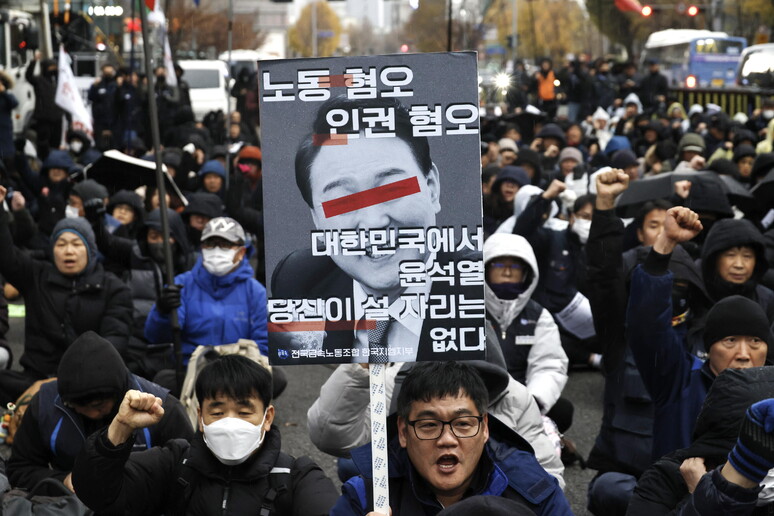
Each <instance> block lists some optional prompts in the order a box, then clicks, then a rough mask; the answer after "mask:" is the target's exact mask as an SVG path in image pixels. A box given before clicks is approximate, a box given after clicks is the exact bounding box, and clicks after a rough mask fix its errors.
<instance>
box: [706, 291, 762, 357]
mask: <svg viewBox="0 0 774 516" xmlns="http://www.w3.org/2000/svg"><path fill="white" fill-rule="evenodd" d="M736 335H740V336H749V337H758V338H759V339H761V340H762V341H764V342H765V343H766V344H767V345H769V344H771V343H772V342H774V336H772V334H771V330H770V329H769V319H768V317H766V312H764V311H763V308H761V305H759V304H758V303H756V302H755V301H753V300H752V299H749V298H746V297H743V296H729V297H726V298H723V299H721V300H720V301H718V302H717V303H716V304H715V306H713V307H712V309H711V310H710V311H709V313H708V314H707V325H706V327H705V328H704V349H705V350H706V351H707V352H709V350H710V348H711V347H712V345H713V344H715V343H716V342H718V341H719V340H722V339H724V338H725V337H729V336H736Z"/></svg>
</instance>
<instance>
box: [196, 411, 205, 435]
mask: <svg viewBox="0 0 774 516" xmlns="http://www.w3.org/2000/svg"><path fill="white" fill-rule="evenodd" d="M196 420H197V421H198V423H196V425H197V426H198V427H199V431H200V432H204V422H203V421H202V406H201V405H199V406H198V407H197V408H196Z"/></svg>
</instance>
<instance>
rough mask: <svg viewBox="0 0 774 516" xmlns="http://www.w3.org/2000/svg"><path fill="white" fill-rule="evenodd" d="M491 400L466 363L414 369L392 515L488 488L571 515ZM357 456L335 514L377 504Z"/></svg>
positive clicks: (404, 403)
mask: <svg viewBox="0 0 774 516" xmlns="http://www.w3.org/2000/svg"><path fill="white" fill-rule="evenodd" d="M488 405H489V399H488V394H487V389H486V386H485V385H484V382H483V380H482V379H481V376H479V374H478V373H477V372H476V370H475V369H474V368H472V367H470V366H469V365H467V364H465V363H464V362H453V361H452V362H425V363H421V364H417V365H416V366H414V368H413V369H411V371H410V372H409V373H408V375H406V378H405V380H404V381H403V385H402V387H401V390H400V394H399V395H398V414H397V417H394V416H393V417H391V418H389V419H388V423H387V426H388V440H389V445H388V447H389V453H390V477H389V482H390V486H389V488H390V489H389V490H390V500H389V505H390V511H391V513H392V514H396V515H397V514H437V513H438V512H439V511H441V510H442V509H443V508H444V507H449V506H452V505H454V504H455V503H457V502H459V501H461V500H463V499H465V498H468V497H471V496H475V495H482V494H483V495H490V496H498V497H503V498H507V499H509V500H515V501H518V502H520V503H523V504H525V505H527V506H528V507H529V508H530V509H532V511H533V512H534V513H535V514H546V515H548V514H550V515H554V516H556V515H562V514H572V512H571V511H570V506H569V504H568V502H567V499H566V498H565V497H564V493H562V490H561V488H560V487H559V484H558V483H557V481H556V479H555V478H553V477H551V476H550V475H549V474H548V473H546V472H545V471H544V470H543V468H541V467H540V465H539V464H538V462H537V460H535V455H534V453H533V452H532V449H531V447H530V446H529V444H528V443H527V442H526V441H525V440H524V439H522V438H521V437H519V435H518V434H516V433H515V432H514V431H513V430H511V429H510V428H508V427H507V426H506V425H504V424H503V423H501V422H499V421H498V420H497V419H495V418H494V417H491V416H490V415H488V414H487V412H486V409H487V406H488ZM447 426H448V428H447ZM352 457H353V460H354V462H355V465H356V467H357V468H358V470H359V471H360V476H357V477H353V478H351V479H350V480H348V481H347V483H346V484H344V486H343V487H342V493H343V494H342V496H341V497H340V498H339V500H338V502H337V503H336V505H335V506H334V507H333V509H332V510H331V512H330V514H331V516H342V515H358V516H362V515H363V514H366V513H368V510H369V508H370V507H372V506H373V492H372V480H371V467H372V464H371V463H372V460H371V445H370V444H367V445H365V446H362V447H360V448H358V449H356V450H353V452H352ZM76 487H77V486H76ZM368 514H369V515H375V514H376V513H368Z"/></svg>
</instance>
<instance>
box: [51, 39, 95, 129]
mask: <svg viewBox="0 0 774 516" xmlns="http://www.w3.org/2000/svg"><path fill="white" fill-rule="evenodd" d="M54 101H55V102H56V105H57V106H59V107H60V108H62V109H64V110H65V111H67V112H68V113H70V115H71V116H72V122H71V124H70V126H71V127H72V128H73V129H74V130H76V131H83V132H84V133H86V134H87V135H88V136H89V138H91V139H92V141H93V140H94V128H93V126H92V125H91V113H89V110H88V109H86V106H85V105H84V104H83V98H82V97H81V93H80V90H78V85H77V84H76V83H75V76H74V75H73V70H72V68H70V57H69V56H68V55H67V52H65V49H64V47H63V46H62V45H60V46H59V76H58V77H57V82H56V96H55V97H54ZM62 134H64V132H63V133H62Z"/></svg>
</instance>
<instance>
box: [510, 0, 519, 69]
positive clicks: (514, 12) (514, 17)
mask: <svg viewBox="0 0 774 516" xmlns="http://www.w3.org/2000/svg"><path fill="white" fill-rule="evenodd" d="M518 19H519V10H518V5H517V3H516V0H511V62H512V64H513V69H514V70H515V69H516V41H517V38H518V29H517V27H516V25H517V22H518Z"/></svg>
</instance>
